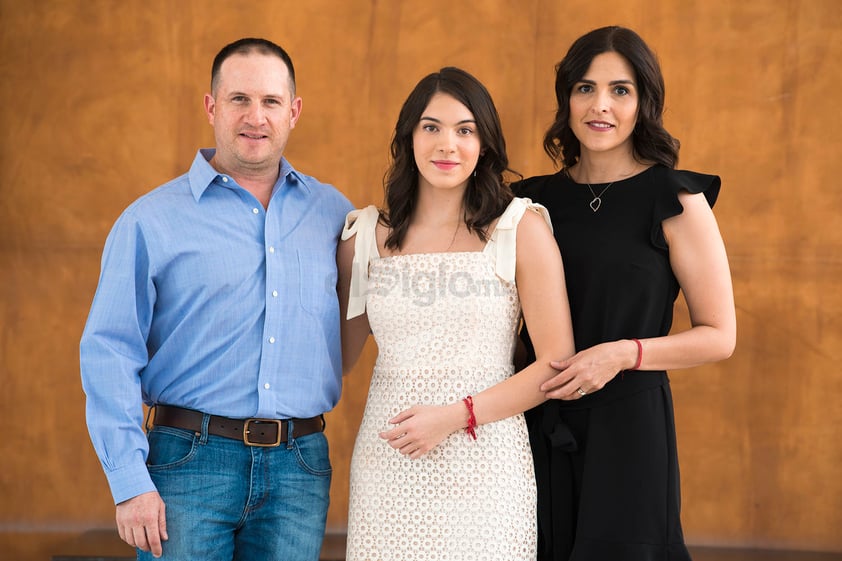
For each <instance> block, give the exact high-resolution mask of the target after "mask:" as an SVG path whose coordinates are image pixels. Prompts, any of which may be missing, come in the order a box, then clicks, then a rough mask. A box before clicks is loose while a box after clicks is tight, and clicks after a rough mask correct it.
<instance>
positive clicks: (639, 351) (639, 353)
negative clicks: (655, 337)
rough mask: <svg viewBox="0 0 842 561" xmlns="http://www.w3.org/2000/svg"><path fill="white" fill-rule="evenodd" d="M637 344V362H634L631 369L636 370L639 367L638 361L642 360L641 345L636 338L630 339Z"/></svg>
mask: <svg viewBox="0 0 842 561" xmlns="http://www.w3.org/2000/svg"><path fill="white" fill-rule="evenodd" d="M632 341H634V342H635V344H636V345H637V362H635V363H634V366H633V367H632V370H637V369H638V368H640V363H641V362H643V345H642V344H641V342H640V341H638V340H637V339H632Z"/></svg>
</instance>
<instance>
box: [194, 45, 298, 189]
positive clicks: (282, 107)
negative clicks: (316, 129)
mask: <svg viewBox="0 0 842 561" xmlns="http://www.w3.org/2000/svg"><path fill="white" fill-rule="evenodd" d="M290 86H291V82H290V77H289V70H287V67H286V65H285V64H284V62H283V61H282V60H281V59H280V58H278V57H276V56H273V55H264V54H260V53H249V54H246V55H243V54H235V55H233V56H231V57H229V58H227V59H226V60H225V61H224V62H223V63H222V66H221V68H220V70H219V79H218V83H217V86H216V91H214V92H212V93H211V94H207V95H205V111H206V112H207V115H208V121H209V122H210V124H211V126H213V130H214V137H215V138H216V156H215V157H214V160H215V161H216V162H217V164H218V166H219V168H220V171H223V172H224V173H228V174H231V175H235V176H236V175H238V174H240V175H252V176H253V175H256V174H262V173H271V172H272V171H274V172H275V173H277V170H278V163H279V162H280V159H281V156H282V155H283V152H284V149H285V148H286V144H287V140H288V139H289V133H290V131H291V130H292V129H293V128H295V123H296V122H297V121H298V117H299V116H300V114H301V98H299V97H293V95H292V92H291V87H290Z"/></svg>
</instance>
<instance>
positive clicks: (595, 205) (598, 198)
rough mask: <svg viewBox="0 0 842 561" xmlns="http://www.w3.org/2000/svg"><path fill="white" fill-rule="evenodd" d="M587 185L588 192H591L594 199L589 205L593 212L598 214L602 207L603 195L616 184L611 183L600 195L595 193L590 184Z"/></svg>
mask: <svg viewBox="0 0 842 561" xmlns="http://www.w3.org/2000/svg"><path fill="white" fill-rule="evenodd" d="M585 185H587V186H588V191H590V192H591V196H592V197H593V199H591V202H590V203H589V206H590V207H591V210H592V211H594V212H596V211H598V210H599V207H601V206H602V195H604V194H605V192H606V191H607V190H608V188H609V187H611V186H612V185H614V182H613V181H612V182H611V183H609V184H608V185H606V186H605V188H604V189H603V190H602V191H600V192H599V195H597V194H596V193H594V192H593V188H592V187H591V184H590V183H585Z"/></svg>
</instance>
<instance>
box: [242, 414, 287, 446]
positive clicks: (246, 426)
mask: <svg viewBox="0 0 842 561" xmlns="http://www.w3.org/2000/svg"><path fill="white" fill-rule="evenodd" d="M258 422H259V423H274V424H275V426H277V427H278V433H277V438H275V442H270V443H267V444H263V443H261V442H252V441H251V440H249V425H251V424H252V423H258ZM243 443H244V444H245V445H246V446H256V447H258V448H272V447H275V446H279V445H280V444H281V420H280V419H246V420H245V421H244V422H243Z"/></svg>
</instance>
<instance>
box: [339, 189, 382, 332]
mask: <svg viewBox="0 0 842 561" xmlns="http://www.w3.org/2000/svg"><path fill="white" fill-rule="evenodd" d="M379 218H380V211H378V210H377V207H375V206H373V205H371V206H367V207H365V208H363V209H359V210H352V211H351V212H349V213H348V215H347V216H346V217H345V228H343V229H342V239H343V240H347V239H350V238H352V237H354V236H356V239H354V260H353V262H352V264H351V288H350V291H349V295H348V313H347V315H346V319H351V318H355V317H357V316H359V315H361V314H363V313H364V312H365V299H366V294H367V293H368V264H369V262H370V261H371V259H372V257H375V256H378V251H377V239H376V237H375V235H374V232H375V229H376V228H377V220H378V219H379Z"/></svg>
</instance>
